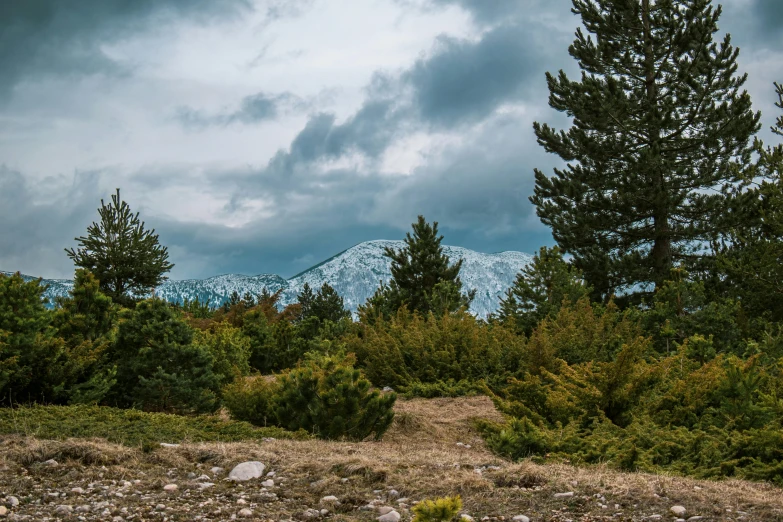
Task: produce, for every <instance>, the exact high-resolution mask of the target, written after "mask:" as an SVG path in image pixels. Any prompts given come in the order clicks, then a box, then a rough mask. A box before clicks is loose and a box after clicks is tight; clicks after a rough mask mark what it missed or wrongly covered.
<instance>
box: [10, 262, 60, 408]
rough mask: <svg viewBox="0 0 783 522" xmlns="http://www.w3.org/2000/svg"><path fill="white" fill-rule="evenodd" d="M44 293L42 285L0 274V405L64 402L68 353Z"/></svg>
mask: <svg viewBox="0 0 783 522" xmlns="http://www.w3.org/2000/svg"><path fill="white" fill-rule="evenodd" d="M45 290H46V288H45V287H43V286H41V280H40V279H39V280H37V281H30V282H27V283H25V281H24V279H22V276H21V275H20V274H19V273H16V274H14V275H12V276H6V275H4V274H0V403H6V404H12V403H17V402H32V401H40V402H51V401H55V400H57V399H58V398H60V395H61V392H62V388H63V386H64V383H65V380H66V375H65V372H64V371H63V365H64V363H65V360H66V350H65V343H64V342H63V340H62V339H60V338H58V337H57V331H56V329H55V328H54V327H53V326H52V318H53V314H52V312H50V311H48V310H47V309H46V308H45V307H44V301H43V297H42V296H43V293H44V291H45Z"/></svg>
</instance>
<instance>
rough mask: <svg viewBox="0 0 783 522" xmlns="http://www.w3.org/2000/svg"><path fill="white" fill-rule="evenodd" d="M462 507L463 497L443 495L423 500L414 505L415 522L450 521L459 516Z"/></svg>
mask: <svg viewBox="0 0 783 522" xmlns="http://www.w3.org/2000/svg"><path fill="white" fill-rule="evenodd" d="M460 509H462V498H461V497H460V496H459V495H457V496H455V497H442V498H436V499H434V500H423V501H421V502H419V503H418V504H416V505H415V506H413V515H414V516H413V522H448V521H450V520H453V519H454V518H456V517H457V513H459V510H460Z"/></svg>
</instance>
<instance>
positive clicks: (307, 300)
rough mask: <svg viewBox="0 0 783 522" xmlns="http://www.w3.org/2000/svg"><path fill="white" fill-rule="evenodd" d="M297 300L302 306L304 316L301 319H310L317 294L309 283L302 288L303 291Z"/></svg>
mask: <svg viewBox="0 0 783 522" xmlns="http://www.w3.org/2000/svg"><path fill="white" fill-rule="evenodd" d="M296 300H297V302H298V303H299V306H300V312H301V314H302V315H301V319H302V320H305V319H307V318H308V317H310V313H311V310H312V307H313V301H314V300H315V293H314V292H313V289H312V288H311V287H310V284H309V283H305V284H304V285H303V286H302V291H301V292H299V295H298V296H297V298H296Z"/></svg>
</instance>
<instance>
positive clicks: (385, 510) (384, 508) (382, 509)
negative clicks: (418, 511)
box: [378, 506, 394, 515]
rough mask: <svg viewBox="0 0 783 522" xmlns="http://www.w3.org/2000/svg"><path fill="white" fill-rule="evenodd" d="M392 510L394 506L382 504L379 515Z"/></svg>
mask: <svg viewBox="0 0 783 522" xmlns="http://www.w3.org/2000/svg"><path fill="white" fill-rule="evenodd" d="M392 511H394V508H393V507H390V506H381V507H379V508H378V514H379V515H385V514H386V513H391V512H392Z"/></svg>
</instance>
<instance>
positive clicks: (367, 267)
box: [5, 240, 533, 317]
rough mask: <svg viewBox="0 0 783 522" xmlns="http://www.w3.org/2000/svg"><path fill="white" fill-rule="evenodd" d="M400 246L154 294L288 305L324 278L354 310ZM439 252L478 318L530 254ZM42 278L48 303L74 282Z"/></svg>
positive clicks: (171, 286)
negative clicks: (455, 266)
mask: <svg viewBox="0 0 783 522" xmlns="http://www.w3.org/2000/svg"><path fill="white" fill-rule="evenodd" d="M404 245H405V242H404V241H386V240H377V241H367V242H365V243H360V244H358V245H356V246H354V247H352V248H349V249H348V250H345V251H344V252H341V253H339V254H337V255H336V256H334V257H332V258H330V259H327V260H326V261H323V262H322V263H319V264H317V265H315V266H313V267H311V268H309V269H308V270H306V271H304V272H302V273H300V274H297V275H296V276H294V277H292V278H291V279H288V280H285V279H283V278H282V277H280V276H278V275H274V274H261V275H257V276H245V275H239V274H226V275H220V276H215V277H210V278H207V279H185V280H179V281H166V282H165V283H163V284H162V285H161V286H159V287H158V288H156V289H155V294H156V295H157V296H159V297H162V298H164V299H166V300H168V301H171V302H182V301H183V300H184V299H189V300H193V299H195V298H198V299H199V301H201V302H206V300H207V299H209V302H210V304H214V305H220V304H222V303H223V302H224V301H226V300H228V297H229V296H230V295H231V293H232V292H234V291H236V292H237V293H239V295H240V296H242V295H243V294H245V292H250V293H251V294H253V295H255V294H259V293H261V291H262V290H263V289H264V288H267V289H268V290H269V291H270V292H276V291H277V290H280V289H282V290H283V293H282V296H281V300H280V303H281V304H282V305H287V304H290V303H295V302H296V297H297V295H298V294H299V293H300V292H301V290H302V287H303V286H304V284H305V283H308V284H309V285H310V286H311V287H312V288H313V290H317V289H318V288H320V287H321V285H322V284H323V283H329V284H330V285H331V286H332V287H334V289H335V290H336V291H337V293H339V294H340V295H341V296H342V297H343V299H345V306H346V307H347V308H349V309H350V310H352V311H354V312H355V311H356V309H357V308H358V307H359V305H361V304H363V303H364V302H365V301H367V299H368V298H369V297H370V296H371V295H372V294H373V293H374V292H375V290H376V289H377V288H378V286H379V284H380V282H381V281H383V282H388V281H389V279H390V278H391V269H390V267H391V260H389V259H388V258H387V257H385V256H384V255H383V251H384V248H385V247H390V248H394V249H397V250H399V249H401V248H403V247H404ZM443 251H444V253H445V254H446V255H448V256H449V258H450V259H451V261H452V263H454V262H456V261H457V260H458V259H463V260H464V261H463V263H462V270H461V271H460V278H461V279H462V283H463V289H464V290H469V289H476V298H475V299H474V300H473V303H472V305H471V307H470V310H471V312H472V313H474V314H475V315H477V316H479V317H486V316H487V315H488V314H490V313H492V312H494V311H495V310H496V309H497V307H498V305H499V303H500V299H501V297H502V296H503V295H504V294H505V292H506V289H508V287H509V286H511V284H512V283H513V282H514V278H515V277H516V275H517V273H518V272H519V271H520V269H522V267H524V266H525V265H527V264H528V263H530V262H531V261H532V259H533V258H532V256H530V255H529V254H524V253H522V252H500V253H496V254H483V253H480V252H475V251H473V250H469V249H467V248H462V247H454V246H447V245H444V246H443ZM5 273H8V272H5ZM25 277H26V279H28V280H29V279H33V278H32V277H29V276H25ZM43 283H44V284H49V285H50V287H49V289H48V290H47V291H46V293H45V296H46V297H48V298H49V300H50V302H51V301H53V298H54V296H57V295H67V293H68V290H70V289H71V288H73V282H72V281H69V280H63V279H44V280H43Z"/></svg>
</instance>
